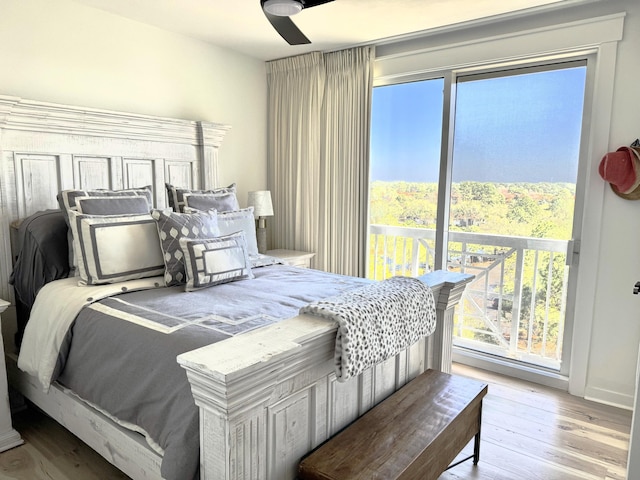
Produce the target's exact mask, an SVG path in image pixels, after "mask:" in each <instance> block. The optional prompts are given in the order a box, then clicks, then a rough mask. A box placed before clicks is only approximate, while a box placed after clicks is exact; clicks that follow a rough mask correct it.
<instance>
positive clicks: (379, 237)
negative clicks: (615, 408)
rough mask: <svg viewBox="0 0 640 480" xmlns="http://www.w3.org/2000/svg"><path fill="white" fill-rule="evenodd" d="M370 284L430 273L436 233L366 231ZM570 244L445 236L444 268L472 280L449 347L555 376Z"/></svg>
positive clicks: (386, 228) (377, 227)
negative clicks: (468, 275) (548, 371)
mask: <svg viewBox="0 0 640 480" xmlns="http://www.w3.org/2000/svg"><path fill="white" fill-rule="evenodd" d="M369 233H370V241H369V248H370V254H369V271H368V276H369V278H374V279H377V280H382V279H384V278H388V277H391V276H394V275H404V276H418V275H422V274H424V273H427V272H429V271H431V270H432V269H433V260H434V249H435V234H436V232H435V230H429V229H422V228H411V227H395V226H386V225H371V227H370V231H369ZM567 247H568V241H566V240H548V239H541V238H529V237H508V236H503V235H488V234H479V233H468V232H456V231H450V232H449V253H448V259H447V268H448V269H449V270H452V271H460V272H464V273H471V274H474V275H475V279H474V281H473V282H472V283H471V284H469V286H467V289H466V290H465V294H464V296H463V299H462V301H461V302H460V304H459V306H458V307H456V315H455V330H454V335H455V344H456V345H458V346H461V347H466V348H472V349H474V350H479V351H483V352H485V353H490V354H493V355H499V356H502V357H508V358H512V359H515V360H519V361H523V362H527V363H533V364H536V365H539V366H543V367H547V368H550V369H554V370H559V368H560V359H561V354H562V334H563V331H564V317H565V299H566V292H567V280H568V268H567V267H566V265H565V261H566V252H567Z"/></svg>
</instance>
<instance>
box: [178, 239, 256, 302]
mask: <svg viewBox="0 0 640 480" xmlns="http://www.w3.org/2000/svg"><path fill="white" fill-rule="evenodd" d="M179 242H180V248H181V249H182V253H183V254H184V266H185V273H186V277H187V283H186V286H185V290H186V291H187V292H191V291H194V290H199V289H201V288H207V287H212V286H214V285H219V284H221V283H228V282H233V281H236V280H242V279H247V278H254V276H253V272H252V271H251V262H250V260H249V255H248V254H247V244H246V242H245V239H244V232H237V233H233V234H231V235H225V236H223V237H215V238H204V239H192V238H186V237H183V238H181V239H180V240H179Z"/></svg>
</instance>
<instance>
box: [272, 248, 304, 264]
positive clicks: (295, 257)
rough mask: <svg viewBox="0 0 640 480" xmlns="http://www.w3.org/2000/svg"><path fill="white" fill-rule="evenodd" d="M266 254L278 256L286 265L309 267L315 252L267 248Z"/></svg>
mask: <svg viewBox="0 0 640 480" xmlns="http://www.w3.org/2000/svg"><path fill="white" fill-rule="evenodd" d="M267 255H270V256H272V257H276V258H279V259H280V260H282V261H283V262H284V263H286V264H287V265H292V266H294V267H305V268H311V259H312V258H313V257H314V256H315V255H316V254H315V253H313V252H300V251H298V250H286V249H282V248H280V249H276V250H268V251H267Z"/></svg>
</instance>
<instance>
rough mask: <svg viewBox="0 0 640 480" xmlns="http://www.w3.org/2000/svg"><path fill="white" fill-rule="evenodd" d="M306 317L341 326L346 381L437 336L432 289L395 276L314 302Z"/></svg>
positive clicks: (339, 356) (341, 373)
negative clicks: (320, 318) (423, 338)
mask: <svg viewBox="0 0 640 480" xmlns="http://www.w3.org/2000/svg"><path fill="white" fill-rule="evenodd" d="M300 313H308V314H312V315H317V316H320V317H324V318H328V319H331V320H335V321H336V322H337V323H338V334H337V336H336V349H335V355H334V360H335V371H336V377H337V379H338V381H341V382H344V381H346V380H348V379H349V378H351V377H354V376H356V375H358V374H360V373H362V372H363V371H365V370H366V369H367V368H369V367H371V366H372V365H375V364H377V363H380V362H381V361H383V360H386V359H388V358H391V357H392V356H394V355H396V354H397V353H399V352H401V351H402V350H404V349H406V348H407V347H409V346H411V345H413V344H414V343H415V342H417V341H418V340H419V339H420V338H422V337H425V336H427V335H431V334H432V333H433V331H434V330H435V326H436V305H435V301H434V298H433V293H432V292H431V289H430V288H429V286H428V285H426V284H425V283H423V282H421V281H420V280H418V279H417V278H409V277H392V278H389V279H387V280H384V281H381V282H376V283H372V284H370V285H366V286H364V287H360V288H357V289H355V290H350V291H348V292H346V293H343V294H341V295H337V296H335V297H331V298H327V299H325V300H320V301H317V302H313V303H310V304H309V305H307V306H305V307H302V308H301V309H300Z"/></svg>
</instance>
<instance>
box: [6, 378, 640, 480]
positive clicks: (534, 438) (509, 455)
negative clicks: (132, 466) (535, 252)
mask: <svg viewBox="0 0 640 480" xmlns="http://www.w3.org/2000/svg"><path fill="white" fill-rule="evenodd" d="M454 373H455V374H459V375H465V376H468V377H471V378H477V379H480V380H482V381H484V382H485V383H488V384H489V393H488V395H487V396H486V397H485V400H484V404H483V420H482V442H481V447H480V463H479V464H478V466H476V467H474V466H473V464H472V463H471V462H465V463H463V464H461V465H458V466H456V467H454V468H452V469H451V470H449V471H448V472H446V473H445V474H444V475H442V477H441V480H461V479H465V480H466V479H474V480H476V479H477V480H516V479H517V480H536V479H544V480H578V479H579V480H590V479H606V480H613V479H617V480H624V479H625V478H626V475H625V472H626V463H627V448H628V443H629V430H630V425H631V412H628V411H624V410H619V409H616V408H612V407H607V406H603V405H599V404H596V403H593V402H587V401H584V400H581V399H579V398H576V397H572V396H570V395H568V394H566V393H562V392H560V391H558V390H554V389H551V388H546V387H541V386H538V385H533V384H531V383H527V382H523V381H520V380H515V379H512V378H508V377H504V376H501V375H497V374H493V373H489V372H486V371H483V370H477V369H472V368H469V367H464V366H461V365H455V366H454ZM14 428H16V430H18V431H19V432H20V434H21V435H22V437H23V438H24V440H25V444H24V445H22V446H20V447H17V448H14V449H13V450H9V451H7V452H4V453H0V480H52V479H53V480H94V479H96V480H97V479H100V480H104V479H126V478H128V477H127V476H125V475H124V474H122V473H121V472H119V471H118V470H117V469H115V468H113V467H112V466H111V465H109V464H108V463H107V462H106V461H105V460H103V459H102V457H100V456H99V455H97V454H96V453H94V452H93V450H91V449H90V448H89V447H87V446H86V445H84V444H83V443H82V442H81V441H79V440H78V439H76V438H75V437H74V436H73V435H71V434H69V433H68V432H67V431H66V430H64V429H63V428H62V427H60V426H59V425H58V424H57V423H56V422H54V421H53V420H50V419H49V418H47V417H45V416H44V415H42V414H40V413H38V412H37V411H34V410H33V409H28V410H26V411H23V412H20V413H18V414H16V415H15V416H14ZM471 450H472V445H469V446H467V447H466V449H465V451H464V452H463V454H466V455H470V454H471Z"/></svg>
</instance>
